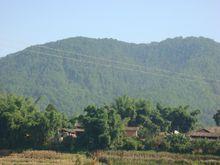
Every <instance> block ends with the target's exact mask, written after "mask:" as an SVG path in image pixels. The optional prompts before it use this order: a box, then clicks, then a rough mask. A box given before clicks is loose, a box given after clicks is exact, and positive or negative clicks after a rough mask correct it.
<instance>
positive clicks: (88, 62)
mask: <svg viewBox="0 0 220 165" xmlns="http://www.w3.org/2000/svg"><path fill="white" fill-rule="evenodd" d="M26 51H27V52H32V53H37V54H38V55H46V56H50V57H56V58H60V59H68V60H72V61H75V62H80V63H85V64H93V65H99V66H104V67H107V68H115V69H120V70H127V71H134V72H139V73H142V74H151V75H154V76H159V77H165V78H169V79H170V78H172V79H176V80H181V81H183V80H184V81H191V82H202V83H207V84H208V82H206V81H213V80H208V79H201V80H197V79H190V78H189V77H185V78H182V77H178V78H176V77H175V78H174V77H172V76H170V75H165V74H161V73H157V72H152V71H146V70H140V69H131V68H127V67H121V66H120V67H119V66H113V65H110V64H103V63H96V62H92V61H85V60H80V59H76V58H73V57H66V56H59V55H54V54H50V53H45V52H38V51H34V50H26ZM202 80H203V81H202ZM215 81H216V82H220V80H215Z"/></svg>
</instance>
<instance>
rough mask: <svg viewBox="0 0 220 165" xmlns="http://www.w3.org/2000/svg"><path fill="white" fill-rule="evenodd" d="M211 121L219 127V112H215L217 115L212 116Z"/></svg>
mask: <svg viewBox="0 0 220 165" xmlns="http://www.w3.org/2000/svg"><path fill="white" fill-rule="evenodd" d="M213 119H214V120H215V123H216V125H217V126H220V110H217V113H216V114H214V116H213Z"/></svg>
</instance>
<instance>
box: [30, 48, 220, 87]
mask: <svg viewBox="0 0 220 165" xmlns="http://www.w3.org/2000/svg"><path fill="white" fill-rule="evenodd" d="M35 47H39V48H45V49H48V50H53V51H57V52H62V53H68V54H73V55H76V56H79V57H81V56H82V57H88V58H91V59H95V60H99V61H103V62H108V63H109V62H110V63H115V64H121V65H126V66H129V67H130V66H132V67H138V68H142V69H145V70H144V71H143V70H142V69H131V68H127V67H125V68H124V70H125V69H127V70H133V71H136V72H137V71H139V72H146V69H147V70H148V71H147V72H148V73H149V70H153V71H157V72H163V73H166V74H176V75H180V76H183V77H185V78H181V79H184V80H185V79H189V80H192V79H194V80H193V81H195V79H197V78H198V79H200V80H196V81H201V80H203V81H201V82H203V83H207V82H205V81H212V82H220V80H218V79H209V78H206V77H201V76H195V75H188V74H185V73H180V72H173V71H170V70H166V69H158V68H156V69H155V68H149V67H148V68H147V67H145V66H143V65H137V64H131V63H127V62H122V61H116V60H112V59H109V58H102V57H97V56H89V55H85V54H82V53H76V52H71V51H67V50H61V49H54V48H51V47H48V46H44V45H36V46H35ZM29 49H30V48H29ZM26 51H27V49H26ZM28 51H30V50H28ZM31 51H33V50H31ZM34 52H35V53H41V52H37V51H34ZM44 54H45V53H44ZM56 57H57V56H56ZM59 58H60V56H59ZM62 58H63V56H62ZM65 58H71V57H65ZM71 59H72V58H71ZM75 60H78V62H80V61H79V59H75ZM84 62H85V61H84ZM81 63H83V61H82V60H81ZM87 63H91V62H88V61H87ZM95 64H96V65H97V63H95ZM101 65H103V64H101ZM110 66H111V67H112V65H110ZM120 68H122V67H120ZM151 73H152V72H151ZM149 74H150V73H149ZM154 74H156V73H155V72H154ZM160 75H164V74H160ZM166 76H168V75H166Z"/></svg>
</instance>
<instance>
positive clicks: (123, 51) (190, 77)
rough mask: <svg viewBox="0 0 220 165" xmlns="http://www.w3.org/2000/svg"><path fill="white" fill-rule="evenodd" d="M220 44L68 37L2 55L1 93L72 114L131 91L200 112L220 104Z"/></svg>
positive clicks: (208, 114)
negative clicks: (50, 104) (32, 100)
mask: <svg viewBox="0 0 220 165" xmlns="http://www.w3.org/2000/svg"><path fill="white" fill-rule="evenodd" d="M219 63H220V43H218V42H215V41H213V40H211V39H207V38H203V37H187V38H182V37H177V38H173V39H166V40H164V41H161V42H153V43H150V44H133V43H126V42H122V41H118V40H115V39H92V38H85V37H75V38H68V39H64V40H59V41H56V42H50V43H46V44H43V45H35V46H31V47H28V48H26V49H24V50H22V51H19V52H17V53H14V54H11V55H8V56H6V57H4V58H1V59H0V91H1V92H10V93H16V94H20V95H25V96H33V97H34V98H39V97H41V98H40V101H39V104H40V105H41V106H45V105H47V104H48V103H49V102H50V103H52V104H55V105H56V106H57V108H58V109H59V110H61V111H65V112H67V113H69V114H71V113H73V112H74V113H76V112H80V111H81V110H82V108H83V107H85V106H87V105H88V104H103V103H106V102H111V101H112V99H113V98H115V97H116V96H121V95H124V94H127V95H129V96H133V97H140V98H141V97H144V98H147V99H149V100H152V101H154V102H161V103H162V104H170V105H181V104H184V105H187V104H189V105H190V106H192V107H193V108H199V109H201V111H202V114H201V121H202V122H204V123H208V124H211V123H212V119H211V118H212V115H213V114H214V113H215V111H216V109H218V108H219V107H220V72H219V71H220V65H219Z"/></svg>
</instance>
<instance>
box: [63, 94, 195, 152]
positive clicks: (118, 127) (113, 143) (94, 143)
mask: <svg viewBox="0 0 220 165" xmlns="http://www.w3.org/2000/svg"><path fill="white" fill-rule="evenodd" d="M187 108H188V106H185V107H184V108H183V107H182V106H179V107H178V108H172V107H162V106H161V105H159V104H158V105H157V106H153V105H152V103H151V102H149V101H146V100H143V99H134V98H130V97H128V96H122V97H119V98H117V99H115V101H114V103H112V104H111V105H105V106H102V107H99V108H98V107H96V106H88V107H87V108H85V109H84V112H85V114H82V115H80V116H79V117H78V118H77V119H78V122H79V123H80V124H81V125H82V126H83V128H84V129H85V133H83V134H82V135H81V136H78V137H77V139H75V141H76V142H75V143H72V144H73V145H75V148H74V149H76V148H78V149H79V148H83V149H86V150H94V149H127V150H129V149H141V148H143V146H142V145H141V144H142V142H141V141H140V140H139V138H138V139H135V138H130V137H126V136H125V130H124V126H135V127H137V126H139V127H140V131H139V134H140V135H139V137H140V138H142V139H149V138H150V139H152V138H153V137H154V136H156V135H158V134H159V133H161V132H170V133H172V132H174V131H175V130H176V131H179V132H182V133H185V132H188V131H189V130H192V129H193V128H194V126H195V124H196V122H197V118H196V117H197V116H196V114H198V113H197V111H192V113H190V112H189V110H188V109H187ZM165 113H166V115H164V114H165ZM176 119H178V120H176ZM183 124H184V126H182V125H183ZM174 125H175V126H174ZM66 140H67V142H68V143H69V142H71V140H70V139H66ZM184 144H185V143H183V145H184ZM67 146H68V145H67ZM174 147H175V146H172V148H174Z"/></svg>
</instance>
